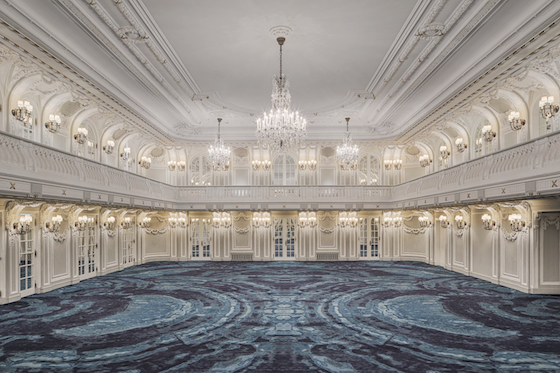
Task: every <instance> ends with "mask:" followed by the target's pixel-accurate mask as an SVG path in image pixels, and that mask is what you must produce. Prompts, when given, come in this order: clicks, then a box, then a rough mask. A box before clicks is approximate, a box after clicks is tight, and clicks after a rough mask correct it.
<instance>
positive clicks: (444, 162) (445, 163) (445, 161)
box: [436, 141, 451, 170]
mask: <svg viewBox="0 0 560 373" xmlns="http://www.w3.org/2000/svg"><path fill="white" fill-rule="evenodd" d="M442 146H445V147H446V148H447V151H449V148H448V147H447V145H445V143H444V142H443V141H442V142H441V143H440V144H439V145H438V147H437V149H436V150H437V154H438V170H443V169H444V168H447V167H449V157H450V156H447V158H443V157H442V156H441V150H442ZM450 153H451V152H450Z"/></svg>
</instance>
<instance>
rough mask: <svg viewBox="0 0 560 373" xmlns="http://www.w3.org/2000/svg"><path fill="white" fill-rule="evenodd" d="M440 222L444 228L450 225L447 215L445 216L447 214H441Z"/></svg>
mask: <svg viewBox="0 0 560 373" xmlns="http://www.w3.org/2000/svg"><path fill="white" fill-rule="evenodd" d="M439 223H440V225H441V227H442V228H447V227H449V222H448V221H447V216H445V215H440V216H439Z"/></svg>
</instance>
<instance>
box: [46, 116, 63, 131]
mask: <svg viewBox="0 0 560 373" xmlns="http://www.w3.org/2000/svg"><path fill="white" fill-rule="evenodd" d="M60 123H61V120H60V116H59V115H54V114H51V115H49V121H48V122H46V123H45V128H46V129H47V130H48V131H49V132H51V133H57V132H58V131H59V130H60Z"/></svg>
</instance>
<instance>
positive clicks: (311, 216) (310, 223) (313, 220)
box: [298, 211, 317, 228]
mask: <svg viewBox="0 0 560 373" xmlns="http://www.w3.org/2000/svg"><path fill="white" fill-rule="evenodd" d="M298 226H299V227H300V228H306V227H309V228H315V227H316V226H317V213H315V212H314V211H309V212H306V211H301V212H300V213H299V220H298Z"/></svg>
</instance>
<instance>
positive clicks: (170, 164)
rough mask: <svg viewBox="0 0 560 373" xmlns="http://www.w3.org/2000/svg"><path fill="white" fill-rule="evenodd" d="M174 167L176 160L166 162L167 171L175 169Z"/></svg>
mask: <svg viewBox="0 0 560 373" xmlns="http://www.w3.org/2000/svg"><path fill="white" fill-rule="evenodd" d="M175 167H177V162H175V161H169V162H167V169H168V170H169V171H175Z"/></svg>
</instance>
